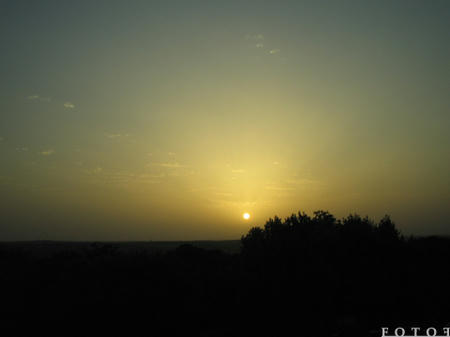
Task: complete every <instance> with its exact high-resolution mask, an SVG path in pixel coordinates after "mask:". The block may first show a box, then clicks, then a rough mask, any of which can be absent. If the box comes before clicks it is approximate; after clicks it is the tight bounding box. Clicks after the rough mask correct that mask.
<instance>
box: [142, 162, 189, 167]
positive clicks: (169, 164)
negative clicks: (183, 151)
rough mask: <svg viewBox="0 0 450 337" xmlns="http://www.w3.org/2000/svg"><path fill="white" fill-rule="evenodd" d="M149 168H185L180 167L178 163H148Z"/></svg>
mask: <svg viewBox="0 0 450 337" xmlns="http://www.w3.org/2000/svg"><path fill="white" fill-rule="evenodd" d="M149 165H150V166H159V167H167V168H185V167H187V166H186V165H181V164H180V163H178V162H169V163H150V164H149Z"/></svg>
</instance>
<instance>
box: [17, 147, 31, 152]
mask: <svg viewBox="0 0 450 337" xmlns="http://www.w3.org/2000/svg"><path fill="white" fill-rule="evenodd" d="M16 150H17V151H20V152H27V151H28V148H27V147H25V146H24V147H18V148H16Z"/></svg>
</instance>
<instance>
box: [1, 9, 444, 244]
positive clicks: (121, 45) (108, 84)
mask: <svg viewBox="0 0 450 337" xmlns="http://www.w3.org/2000/svg"><path fill="white" fill-rule="evenodd" d="M449 32H450V3H449V2H448V1H396V2H392V1H377V2H368V1H342V2H332V1H271V2H268V1H255V2H242V1H226V2H225V1H222V2H216V1H171V2H163V1H129V2H122V1H96V2H91V1H77V2H62V1H39V2H36V1H0V41H1V44H2V52H1V53H0V74H1V76H0V155H1V158H2V160H1V163H2V164H1V165H0V214H1V225H0V240H43V239H46V240H47V239H49V240H201V239H216V240H220V239H238V238H240V237H241V235H243V234H244V233H246V232H247V231H248V230H249V228H250V227H252V226H255V225H263V224H264V222H265V221H266V219H268V218H269V217H272V216H274V215H275V214H276V215H278V216H280V217H285V216H288V215H290V214H291V213H296V212H297V211H299V210H301V211H306V212H308V213H311V212H312V211H314V210H318V209H324V210H328V211H330V212H331V213H333V214H334V215H336V216H338V217H343V216H346V215H348V214H349V213H355V212H356V213H358V214H360V215H363V216H364V215H368V216H369V217H372V218H374V219H375V220H379V219H380V218H381V217H383V216H384V215H385V214H389V215H390V216H391V217H392V219H393V220H394V221H395V222H396V224H397V226H398V228H399V229H400V230H401V231H402V232H403V233H404V234H416V235H433V234H438V235H449V234H450V220H449V219H450V217H449V215H448V205H449V204H450V174H449V172H450V153H449V148H450V133H449V132H448V131H449V127H450V113H449V112H450V95H449V92H450V90H449V89H450V82H449V78H450V43H449V42H450V41H449V40H450V39H449ZM244 214H247V215H248V216H247V215H245V216H244Z"/></svg>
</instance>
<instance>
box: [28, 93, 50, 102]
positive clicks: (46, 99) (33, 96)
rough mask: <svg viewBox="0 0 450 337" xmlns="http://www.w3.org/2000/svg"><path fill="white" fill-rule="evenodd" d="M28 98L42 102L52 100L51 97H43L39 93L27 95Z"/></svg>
mask: <svg viewBox="0 0 450 337" xmlns="http://www.w3.org/2000/svg"><path fill="white" fill-rule="evenodd" d="M27 99H29V100H31V101H41V102H50V101H51V98H50V97H41V96H39V95H30V96H28V97H27Z"/></svg>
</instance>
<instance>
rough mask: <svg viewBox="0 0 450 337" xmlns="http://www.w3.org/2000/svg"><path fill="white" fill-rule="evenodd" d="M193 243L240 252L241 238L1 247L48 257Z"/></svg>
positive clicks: (162, 249)
mask: <svg viewBox="0 0 450 337" xmlns="http://www.w3.org/2000/svg"><path fill="white" fill-rule="evenodd" d="M186 244H187V245H192V246H194V247H198V248H202V249H207V250H220V251H223V252H224V253H228V254H236V253H239V250H240V247H241V242H240V240H189V241H53V240H30V241H0V249H2V248H6V249H9V250H10V249H13V250H14V249H16V250H20V251H23V252H25V253H29V254H31V255H32V256H34V257H38V258H41V257H48V256H51V255H53V254H57V253H61V252H66V251H72V252H74V251H75V252H77V251H83V250H88V249H91V248H94V247H97V248H100V247H105V246H113V247H115V249H117V251H118V252H120V253H135V252H136V253H137V252H146V253H155V252H167V251H169V250H172V249H175V248H177V247H179V246H181V245H186Z"/></svg>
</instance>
